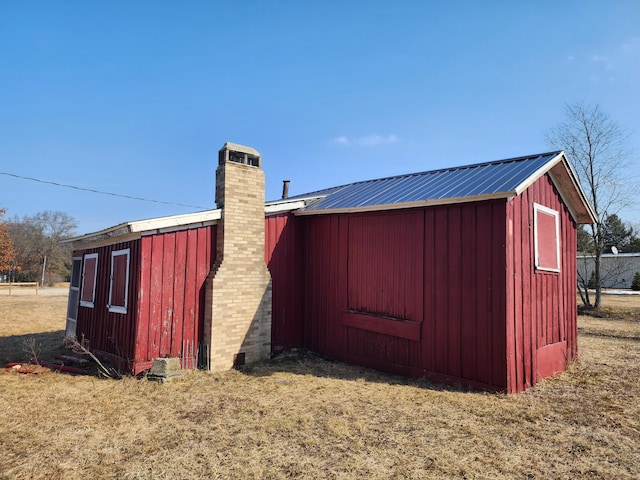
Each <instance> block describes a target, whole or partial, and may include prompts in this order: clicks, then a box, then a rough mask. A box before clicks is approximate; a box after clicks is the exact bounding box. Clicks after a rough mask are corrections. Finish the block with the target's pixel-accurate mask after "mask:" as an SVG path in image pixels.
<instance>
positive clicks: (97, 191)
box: [0, 172, 207, 209]
mask: <svg viewBox="0 0 640 480" xmlns="http://www.w3.org/2000/svg"><path fill="white" fill-rule="evenodd" d="M0 175H6V176H7V177H14V178H19V179H21V180H30V181H32V182H38V183H46V184H47V185H54V186H56V187H64V188H72V189H74V190H82V191H84V192H90V193H99V194H100V195H110V196H112V197H120V198H128V199H129V200H139V201H141V202H152V203H162V204H164V205H175V206H178V207H188V208H200V209H206V208H207V207H200V206H198V205H185V204H184V203H176V202H163V201H162V200H153V199H151V198H142V197H133V196H131V195H123V194H121V193H111V192H103V191H101V190H94V189H92V188H84V187H78V186H76V185H67V184H65V183H58V182H51V181H48V180H40V179H39V178H33V177H24V176H22V175H16V174H14V173H8V172H0Z"/></svg>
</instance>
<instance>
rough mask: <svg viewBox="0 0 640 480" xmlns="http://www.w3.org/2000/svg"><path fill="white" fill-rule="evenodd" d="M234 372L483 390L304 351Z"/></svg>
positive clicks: (439, 389) (471, 391)
mask: <svg viewBox="0 0 640 480" xmlns="http://www.w3.org/2000/svg"><path fill="white" fill-rule="evenodd" d="M237 370H238V371H240V372H242V373H243V374H245V375H251V376H256V377H268V376H270V375H273V374H275V373H282V372H284V373H291V374H295V375H312V376H314V377H320V378H333V379H338V380H348V381H359V382H372V383H384V384H387V385H402V386H413V387H416V388H423V389H428V390H433V391H443V392H459V393H476V394H480V393H483V391H482V390H474V389H472V388H468V387H464V386H461V385H456V384H450V385H447V384H444V383H443V384H440V383H433V382H430V381H429V380H426V379H424V378H410V377H403V376H399V375H392V374H387V373H383V372H378V371H376V370H372V369H369V368H366V367H360V366H356V365H349V364H346V363H342V362H339V361H335V360H331V359H328V358H325V357H322V356H320V355H317V354H315V353H313V352H310V351H308V350H304V349H292V350H288V351H285V352H283V353H281V354H279V355H277V356H275V357H274V358H272V359H271V360H268V361H264V362H257V363H252V364H248V365H243V366H241V367H237ZM485 393H495V392H485Z"/></svg>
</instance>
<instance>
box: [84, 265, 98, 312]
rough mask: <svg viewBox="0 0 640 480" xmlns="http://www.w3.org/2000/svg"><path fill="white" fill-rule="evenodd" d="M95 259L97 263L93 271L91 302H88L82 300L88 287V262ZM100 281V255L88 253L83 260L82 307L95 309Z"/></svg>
mask: <svg viewBox="0 0 640 480" xmlns="http://www.w3.org/2000/svg"><path fill="white" fill-rule="evenodd" d="M91 258H95V259H96V263H95V267H94V270H93V285H91V301H90V302H88V301H86V300H82V297H83V296H84V292H85V288H86V287H87V285H86V284H85V275H86V273H87V260H89V259H91ZM97 280H98V254H97V253H86V254H85V255H84V257H83V259H82V280H81V282H82V283H81V289H80V306H81V307H87V308H94V306H95V302H96V283H97Z"/></svg>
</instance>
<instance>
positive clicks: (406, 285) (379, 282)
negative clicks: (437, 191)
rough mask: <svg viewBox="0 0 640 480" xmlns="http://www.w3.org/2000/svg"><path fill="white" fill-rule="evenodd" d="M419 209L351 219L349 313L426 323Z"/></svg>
mask: <svg viewBox="0 0 640 480" xmlns="http://www.w3.org/2000/svg"><path fill="white" fill-rule="evenodd" d="M423 237H424V218H423V215H422V212H421V211H418V212H415V213H413V212H412V213H403V214H385V215H366V216H361V217H354V218H351V219H349V244H348V245H349V246H348V253H347V254H348V267H347V269H348V270H347V277H348V279H347V282H348V294H347V295H348V299H347V304H348V305H347V306H348V308H349V310H351V311H355V312H363V313H364V312H366V313H369V314H374V315H379V316H385V317H391V318H395V319H402V320H412V321H422V299H423V292H422V291H421V287H422V280H423V279H422V277H423V272H422V270H423V265H424V262H423V243H424V242H423V240H424V238H423Z"/></svg>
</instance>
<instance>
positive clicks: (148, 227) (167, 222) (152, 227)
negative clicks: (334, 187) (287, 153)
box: [60, 196, 318, 248]
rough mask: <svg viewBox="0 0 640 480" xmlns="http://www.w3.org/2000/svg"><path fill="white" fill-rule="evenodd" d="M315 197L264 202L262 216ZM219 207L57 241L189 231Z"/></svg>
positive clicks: (211, 221)
mask: <svg viewBox="0 0 640 480" xmlns="http://www.w3.org/2000/svg"><path fill="white" fill-rule="evenodd" d="M317 198H318V196H312V197H308V198H302V199H301V198H295V199H291V200H289V199H282V200H275V201H271V202H267V203H266V204H265V206H264V213H265V216H269V215H277V214H279V213H286V212H291V211H295V210H298V209H300V208H303V207H304V206H305V205H306V204H307V202H309V201H311V200H316V199H317ZM222 215H223V212H222V210H221V209H215V210H206V211H204V212H196V213H187V214H182V215H172V216H167V217H158V218H150V219H146V220H137V221H133V222H125V223H120V224H118V225H115V226H113V227H109V228H105V229H103V230H100V231H97V232H93V233H88V234H86V235H81V236H77V237H72V238H67V239H65V240H62V241H61V242H60V243H64V244H71V245H73V247H74V248H94V247H100V246H105V245H112V244H114V243H119V242H127V241H130V240H135V239H138V238H141V237H144V236H148V235H156V234H161V233H170V232H177V231H181V230H190V229H193V228H200V227H205V226H209V225H215V224H216V223H217V222H218V220H220V219H221V218H222Z"/></svg>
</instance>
